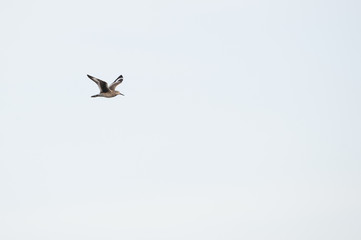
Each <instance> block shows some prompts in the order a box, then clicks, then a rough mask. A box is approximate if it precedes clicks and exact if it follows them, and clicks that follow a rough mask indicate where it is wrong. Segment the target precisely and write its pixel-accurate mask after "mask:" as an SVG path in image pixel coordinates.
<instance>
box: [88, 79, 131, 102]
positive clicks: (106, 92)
mask: <svg viewBox="0 0 361 240" xmlns="http://www.w3.org/2000/svg"><path fill="white" fill-rule="evenodd" d="M87 76H88V77H89V78H90V79H91V80H92V81H93V82H95V83H96V84H97V85H98V87H99V90H100V93H99V94H96V95H93V96H91V97H106V98H112V97H115V96H117V95H123V96H124V94H122V93H120V92H119V91H116V90H115V88H116V87H117V86H118V85H119V84H121V83H122V81H123V75H120V76H119V77H118V78H117V79H115V81H114V82H113V83H112V84H110V86H109V87H108V83H106V82H104V81H103V80H100V79H98V78H95V77H92V76H90V75H87Z"/></svg>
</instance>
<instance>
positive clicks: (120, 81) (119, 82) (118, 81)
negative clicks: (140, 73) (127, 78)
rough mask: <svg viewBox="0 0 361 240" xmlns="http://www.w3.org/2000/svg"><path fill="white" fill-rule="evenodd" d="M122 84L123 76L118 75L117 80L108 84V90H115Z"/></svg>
mask: <svg viewBox="0 0 361 240" xmlns="http://www.w3.org/2000/svg"><path fill="white" fill-rule="evenodd" d="M122 82H123V75H120V76H119V77H118V78H117V79H115V81H114V82H113V83H112V84H110V87H109V89H110V90H112V91H114V90H115V88H116V87H117V86H118V85H119V84H121V83H122Z"/></svg>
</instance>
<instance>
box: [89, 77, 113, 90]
mask: <svg viewBox="0 0 361 240" xmlns="http://www.w3.org/2000/svg"><path fill="white" fill-rule="evenodd" d="M87 76H88V78H90V79H91V80H93V81H94V82H95V83H96V84H97V85H98V87H99V89H100V92H103V93H105V92H109V88H108V83H106V82H104V81H103V80H100V79H98V78H96V77H93V76H90V75H87Z"/></svg>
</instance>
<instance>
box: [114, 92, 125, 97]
mask: <svg viewBox="0 0 361 240" xmlns="http://www.w3.org/2000/svg"><path fill="white" fill-rule="evenodd" d="M115 93H116V94H117V95H122V96H124V94H123V93H121V92H119V91H115Z"/></svg>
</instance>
